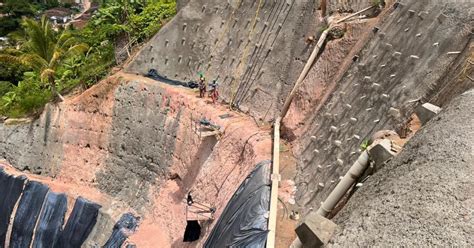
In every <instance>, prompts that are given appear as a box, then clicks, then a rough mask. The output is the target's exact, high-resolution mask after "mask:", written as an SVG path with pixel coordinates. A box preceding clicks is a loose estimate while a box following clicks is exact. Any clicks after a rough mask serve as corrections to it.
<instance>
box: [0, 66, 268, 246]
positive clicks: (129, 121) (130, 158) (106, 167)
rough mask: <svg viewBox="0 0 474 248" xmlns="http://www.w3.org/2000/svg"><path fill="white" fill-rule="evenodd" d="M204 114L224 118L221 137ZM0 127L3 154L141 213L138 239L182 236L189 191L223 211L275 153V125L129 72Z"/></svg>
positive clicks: (114, 206)
mask: <svg viewBox="0 0 474 248" xmlns="http://www.w3.org/2000/svg"><path fill="white" fill-rule="evenodd" d="M225 114H229V115H230V116H225ZM202 118H206V119H208V120H211V121H212V122H213V123H215V124H216V125H219V126H220V127H221V130H222V131H223V135H222V136H221V137H220V138H219V139H218V140H217V139H216V138H215V137H213V136H211V137H207V138H200V137H199V135H198V133H199V132H196V129H199V125H198V124H196V123H198V122H199V121H200V120H201V119H202ZM0 135H1V137H2V140H3V141H4V142H2V144H1V146H0V151H1V155H2V156H4V157H5V158H7V160H8V161H9V162H10V163H11V164H12V165H13V166H14V167H16V168H18V169H21V170H25V169H27V170H29V172H31V173H35V174H42V175H47V176H49V177H51V178H53V182H52V183H54V184H64V185H66V186H67V187H66V188H65V189H64V191H65V192H66V193H68V194H72V195H74V196H78V195H85V196H86V197H87V196H88V195H91V196H93V195H102V196H103V197H105V198H106V199H109V200H108V203H107V204H104V202H103V201H101V200H100V198H101V197H96V199H97V202H98V203H100V204H104V205H105V206H104V207H105V208H107V209H110V210H109V211H110V212H111V213H114V211H120V213H123V210H124V209H130V210H131V211H133V212H137V213H138V214H140V215H141V216H142V217H143V218H144V219H143V223H142V224H141V227H140V229H139V231H138V232H137V234H136V235H137V237H143V236H141V235H144V236H146V238H137V239H136V240H135V242H136V243H137V244H141V245H144V247H152V246H153V245H154V244H157V243H159V244H163V247H166V246H168V245H171V244H172V243H173V242H179V243H180V242H181V239H182V235H183V232H184V227H185V225H186V212H185V207H184V206H185V204H184V203H183V202H182V200H183V198H184V196H185V194H186V193H187V192H188V191H189V190H193V195H194V197H195V199H196V200H197V201H199V202H203V203H206V204H208V205H212V206H215V207H216V208H217V211H216V215H215V216H216V217H218V216H219V215H220V213H221V211H222V210H223V208H224V207H225V204H226V202H227V201H228V200H229V199H230V197H231V196H232V194H233V192H234V191H235V190H236V188H237V187H238V186H239V184H240V183H241V181H242V180H243V179H244V178H245V177H246V176H247V175H248V173H249V172H250V171H251V170H252V169H253V168H254V166H255V165H256V164H257V163H258V162H261V161H263V160H268V159H270V147H271V139H270V136H269V133H268V132H267V131H260V130H259V129H258V127H257V126H256V125H255V124H254V122H253V121H252V120H251V119H248V118H246V117H244V116H242V115H240V114H237V113H229V112H228V111H227V110H226V109H225V108H223V107H219V106H215V105H212V104H209V103H207V102H206V101H204V100H202V99H199V98H197V97H196V95H195V93H193V92H190V91H189V90H186V89H182V88H175V87H172V86H167V85H163V84H161V83H159V82H156V81H153V80H150V79H147V78H142V77H136V76H131V75H126V74H118V75H115V76H112V77H110V78H108V79H107V80H105V81H104V82H101V83H100V84H98V85H97V86H95V87H93V88H91V89H89V90H88V91H86V92H85V93H83V94H81V95H79V96H76V97H72V98H71V99H68V100H66V101H65V102H63V103H60V104H56V105H49V106H48V107H47V109H46V110H45V112H44V113H43V114H42V115H41V117H40V118H39V119H38V120H35V121H33V122H32V123H27V124H22V125H14V126H8V125H2V126H0ZM113 216H118V213H115V214H114V215H113ZM211 226H212V223H211V224H208V226H206V227H205V228H206V229H205V233H207V231H208V229H209V228H210V227H211ZM149 233H154V235H152V236H150V235H148V234H149Z"/></svg>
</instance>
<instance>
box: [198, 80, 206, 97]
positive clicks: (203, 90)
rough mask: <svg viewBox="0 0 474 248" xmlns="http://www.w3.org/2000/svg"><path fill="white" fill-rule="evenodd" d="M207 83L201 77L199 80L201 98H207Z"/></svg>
mask: <svg viewBox="0 0 474 248" xmlns="http://www.w3.org/2000/svg"><path fill="white" fill-rule="evenodd" d="M206 89H207V83H206V78H205V77H204V76H203V75H201V77H200V78H199V97H200V98H204V97H205V96H206Z"/></svg>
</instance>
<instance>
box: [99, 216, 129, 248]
mask: <svg viewBox="0 0 474 248" xmlns="http://www.w3.org/2000/svg"><path fill="white" fill-rule="evenodd" d="M137 226H138V218H137V217H135V216H134V215H133V214H131V213H126V214H124V215H122V217H120V220H119V221H117V223H115V225H114V230H113V231H112V235H111V236H110V238H109V239H108V240H107V243H105V245H104V246H103V247H104V248H116V247H122V244H123V243H124V242H125V240H126V239H127V237H128V236H129V235H130V234H132V233H133V232H135V229H136V228H137Z"/></svg>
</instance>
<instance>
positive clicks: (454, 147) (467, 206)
mask: <svg viewBox="0 0 474 248" xmlns="http://www.w3.org/2000/svg"><path fill="white" fill-rule="evenodd" d="M473 116H474V90H470V91H468V92H466V93H464V94H462V95H461V96H459V97H458V98H457V99H455V100H454V101H453V102H451V103H450V104H449V106H447V108H446V109H444V110H443V111H442V112H441V113H440V114H439V115H438V116H436V117H434V119H432V120H431V121H430V122H428V124H427V125H426V126H425V127H423V128H422V129H421V130H420V131H419V132H417V133H416V134H415V136H414V137H413V138H412V139H411V140H410V141H409V142H408V145H407V146H405V148H404V150H403V151H402V152H401V153H400V154H399V155H398V156H397V157H396V158H395V159H394V160H392V161H391V162H389V163H388V164H387V165H386V166H385V167H384V168H382V169H381V170H380V171H378V172H377V173H376V174H375V175H373V176H372V177H370V178H369V179H368V180H367V181H366V183H364V185H363V186H362V188H360V189H359V190H358V191H357V192H356V193H355V194H354V196H353V197H352V198H351V199H350V200H349V203H348V204H347V205H346V207H345V208H344V209H343V210H342V211H341V212H340V213H339V214H338V215H337V216H336V218H335V219H333V220H334V221H335V222H336V223H337V224H339V230H338V233H337V234H336V236H335V237H334V238H333V240H332V242H331V245H329V247H348V246H354V245H357V246H359V247H367V246H378V247H393V246H415V247H416V246H418V247H421V246H424V247H426V246H437V247H473V246H474V239H473V237H472V233H473V232H474V222H473V217H474V216H473V210H474V209H473V206H474V196H473V194H472V192H473V191H472V190H473V189H474V178H473V177H472V175H473V174H474V153H473V149H474V120H473Z"/></svg>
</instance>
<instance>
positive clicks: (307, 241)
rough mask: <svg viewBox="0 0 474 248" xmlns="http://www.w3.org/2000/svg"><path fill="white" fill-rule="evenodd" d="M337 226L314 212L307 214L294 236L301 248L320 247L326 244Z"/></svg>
mask: <svg viewBox="0 0 474 248" xmlns="http://www.w3.org/2000/svg"><path fill="white" fill-rule="evenodd" d="M336 227H337V225H336V224H334V222H332V221H331V220H329V219H326V218H324V217H322V216H321V215H319V214H317V213H316V212H311V213H309V214H308V215H307V216H306V217H305V219H304V221H303V223H301V224H300V225H299V226H298V227H297V228H296V230H295V231H296V234H297V235H298V238H299V240H300V241H301V243H302V244H303V247H308V248H312V247H322V246H324V245H325V244H327V243H328V242H329V240H330V238H331V236H332V235H333V233H334V231H335V230H336Z"/></svg>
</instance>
